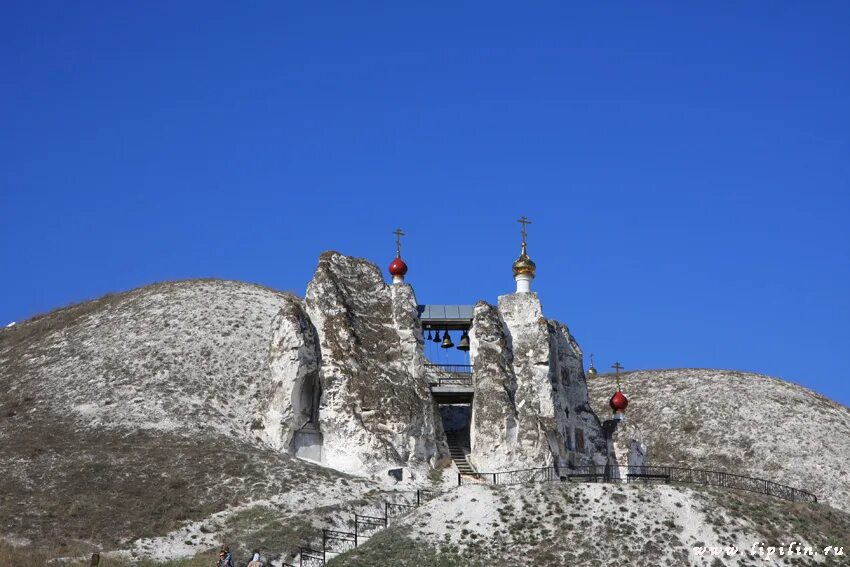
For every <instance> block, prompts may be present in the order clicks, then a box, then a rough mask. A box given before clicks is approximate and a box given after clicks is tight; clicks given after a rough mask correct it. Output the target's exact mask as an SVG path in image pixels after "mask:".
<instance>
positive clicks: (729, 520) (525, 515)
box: [399, 483, 850, 565]
mask: <svg viewBox="0 0 850 567" xmlns="http://www.w3.org/2000/svg"><path fill="white" fill-rule="evenodd" d="M712 500H713V497H712V495H711V494H710V493H705V492H702V491H699V490H692V489H690V488H687V487H678V486H667V485H654V486H653V485H650V486H637V485H623V484H621V485H612V484H561V483H546V484H539V485H527V486H513V487H491V486H482V485H466V486H463V487H460V488H458V489H457V490H455V491H452V492H450V493H448V494H446V495H444V496H442V497H440V498H439V499H436V500H433V501H431V502H428V503H427V504H426V505H424V506H422V507H420V508H419V509H417V510H416V511H415V512H413V513H412V514H410V515H409V516H407V517H405V518H403V519H402V520H401V521H400V523H399V525H400V526H404V528H406V535H409V536H411V537H413V538H414V539H417V540H419V541H420V542H423V543H426V544H428V545H429V546H433V547H434V548H438V547H440V546H445V545H449V546H451V545H455V546H458V548H459V549H460V550H461V551H462V550H464V549H467V548H470V546H476V547H475V549H479V550H481V549H483V550H485V551H484V552H485V553H486V552H487V551H486V550H489V551H491V552H494V557H493V558H492V559H493V561H494V563H493V564H494V565H496V564H497V565H504V564H505V563H504V562H503V559H504V557H506V556H509V557H510V556H513V557H514V558H515V561H516V563H508V564H515V565H526V564H529V563H528V561H529V558H533V557H535V553H539V552H540V550H541V547H546V546H547V545H549V544H547V543H546V542H549V543H550V544H551V547H552V548H553V549H555V550H556V552H557V550H561V551H562V552H565V553H564V555H563V560H564V561H566V562H565V563H558V564H570V563H569V559H568V558H569V557H570V556H568V555H566V552H571V553H574V554H577V555H581V554H587V556H586V557H593V558H595V559H602V560H603V561H608V562H609V563H608V564H611V565H614V564H617V562H618V557H617V555H616V554H615V553H612V552H611V549H613V548H617V549H619V550H622V552H623V553H625V554H626V555H627V556H628V557H630V558H631V559H632V560H634V559H635V558H639V557H641V556H642V555H646V564H647V565H684V564H690V565H712V563H713V562H714V561H715V560H716V559H717V556H716V555H711V552H710V551H707V552H706V555H704V556H700V555H699V554H698V553H696V552H694V547H704V546H707V547H716V548H718V549H720V548H722V549H724V550H725V549H726V548H727V547H728V546H729V545H736V546H738V547H739V548H740V549H739V552H738V553H736V554H735V555H733V556H728V555H724V556H723V558H722V561H723V563H722V564H723V565H747V564H749V565H752V563H753V561H757V563H758V564H759V565H762V564H764V565H788V564H789V563H788V561H789V560H790V559H792V558H793V556H786V557H781V558H780V557H773V558H771V559H770V560H766V559H765V558H764V557H763V556H756V557H752V556H751V555H750V554H749V553H748V552H749V551H750V549H751V546H752V545H753V544H754V543H758V542H764V541H765V536H764V535H762V534H761V533H760V532H759V529H758V526H756V525H754V524H753V523H752V522H751V521H750V520H749V519H748V518H747V517H745V516H742V515H740V514H736V513H735V512H733V511H731V510H728V509H725V508H722V506H716V505H713V503H712ZM720 525H722V526H723V530H720V529H719V527H718V526H720ZM762 527H763V526H762ZM724 531H725V533H724ZM788 535H789V540H788V541H786V542H781V543H784V544H786V545H787V544H790V543H791V541H798V542H800V541H801V540H800V538H799V537H795V534H793V533H789V534H788ZM848 536H850V534H848ZM730 539H731V540H732V541H730ZM535 542H536V543H535ZM775 543H776V542H774V544H775ZM834 543H836V544H840V543H842V542H834ZM844 543H848V542H844ZM807 544H811V545H813V546H814V543H813V542H805V541H803V542H801V545H807ZM765 545H767V544H765ZM815 547H816V546H815ZM847 552H848V553H850V550H848V551H847ZM723 553H724V554H725V551H723ZM499 558H501V559H499ZM814 559H815V561H818V562H825V561H828V558H827V557H824V556H823V555H821V556H819V557H815V558H814ZM835 561H840V559H832V563H830V564H837V563H835ZM541 564H542V563H541ZM845 564H850V560H848V563H845ZM715 565H716V563H715Z"/></svg>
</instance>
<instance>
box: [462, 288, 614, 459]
mask: <svg viewBox="0 0 850 567" xmlns="http://www.w3.org/2000/svg"><path fill="white" fill-rule="evenodd" d="M470 343H471V350H470V356H471V360H472V365H473V376H474V379H475V402H474V404H473V410H472V428H471V429H472V432H471V438H470V442H471V454H470V460H471V461H472V463H473V464H474V465H475V466H476V467H477V468H478V469H479V470H505V469H511V468H514V469H515V468H524V467H529V468H530V467H540V466H544V465H547V464H553V463H556V464H558V465H559V466H573V465H590V464H594V463H599V462H602V463H604V462H605V455H606V452H607V449H606V441H605V436H604V433H603V431H602V428H601V425H600V423H599V420H598V419H597V417H596V415H595V414H594V413H593V411H592V410H591V409H590V406H589V404H588V401H587V400H588V398H587V385H586V382H585V378H584V371H583V366H582V354H581V349H580V348H579V346H578V344H577V343H576V341H575V339H574V338H573V337H572V335H570V332H569V329H567V327H566V326H564V325H562V324H560V323H558V322H557V321H548V320H547V319H546V318H545V317H543V312H542V309H541V306H540V301H539V299H538V298H537V295H536V294H533V293H515V294H509V295H503V296H501V297H500V298H499V306H498V308H496V307H494V306H492V305H489V304H487V303H485V302H479V303H478V304H477V305H476V306H475V312H474V318H473V324H472V330H471V333H470Z"/></svg>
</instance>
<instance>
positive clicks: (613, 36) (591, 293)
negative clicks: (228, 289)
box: [0, 1, 850, 404]
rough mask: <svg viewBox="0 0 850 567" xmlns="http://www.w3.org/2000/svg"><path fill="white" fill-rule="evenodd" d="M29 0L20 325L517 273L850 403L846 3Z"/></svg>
mask: <svg viewBox="0 0 850 567" xmlns="http://www.w3.org/2000/svg"><path fill="white" fill-rule="evenodd" d="M77 4H78V3H72V2H22V1H21V2H4V3H3V4H2V6H0V47H2V49H0V156H2V157H1V158H0V159H2V164H1V165H2V167H0V212H2V225H1V226H0V242H2V246H0V266H2V274H3V277H2V278H0V324H5V323H7V322H9V321H13V320H21V319H23V318H26V317H28V316H30V315H33V314H35V313H37V312H42V311H46V310H49V309H52V308H54V307H57V306H60V305H64V304H67V303H69V302H73V301H79V300H82V299H86V298H92V297H96V296H98V295H101V294H103V293H105V292H108V291H120V290H126V289H129V288H133V287H136V286H139V285H142V284H146V283H149V282H153V281H157V280H169V279H177V278H193V277H199V276H205V277H206V276H214V277H223V278H233V279H239V280H247V281H253V282H259V283H263V284H266V285H269V286H272V287H275V288H280V289H284V290H293V291H296V292H299V293H303V291H304V288H305V286H306V284H307V282H308V280H309V279H310V277H311V275H312V272H313V270H314V268H315V264H316V261H317V258H318V255H319V254H320V253H321V252H322V251H323V250H326V249H336V250H339V251H341V252H343V253H346V254H351V255H356V256H363V257H366V258H369V259H371V260H373V261H375V262H376V263H378V264H379V265H380V266H381V267H382V268H385V267H386V265H387V264H388V263H389V261H390V260H391V259H392V257H393V253H394V242H393V236H392V234H391V231H392V230H393V229H395V228H396V226H401V227H403V228H404V229H405V230H406V231H407V232H408V234H409V236H408V237H407V239H406V241H405V244H404V256H405V259H406V260H407V262H408V264H409V266H410V272H409V274H408V281H409V282H410V283H412V284H413V285H414V287H415V289H416V292H417V296H418V298H419V300H420V302H423V303H472V302H475V301H476V300H478V299H485V300H488V301H491V302H493V301H495V300H496V297H497V296H498V295H499V294H500V293H506V292H510V291H511V290H512V289H513V285H514V284H513V281H512V278H511V272H510V265H511V262H512V261H513V260H514V258H515V257H516V255H517V253H518V251H519V225H518V224H517V223H516V222H515V219H516V218H517V217H519V216H520V215H522V214H525V215H528V216H529V217H531V218H532V220H533V222H534V224H532V225H531V226H530V228H529V233H530V237H529V243H530V244H529V246H530V248H529V250H530V252H531V255H532V257H533V258H534V260H535V261H536V262H537V264H538V277H537V280H536V281H535V282H534V287H535V289H536V291H538V292H539V293H540V296H541V299H542V301H543V306H544V310H545V313H546V314H547V315H548V316H549V317H553V318H557V319H559V320H561V321H564V322H566V323H567V324H568V325H569V326H570V328H571V330H572V331H573V333H574V334H575V335H576V337H577V338H578V340H579V341H580V343H581V345H582V346H583V347H584V349H585V351H586V352H590V351H593V352H595V353H596V355H597V363H598V364H597V365H598V366H608V365H610V364H611V363H613V362H614V361H615V360H620V361H621V362H622V363H623V364H624V365H625V366H626V367H627V368H630V369H634V368H664V367H683V366H697V367H716V368H733V369H741V370H748V371H755V372H762V373H766V374H771V375H775V376H779V377H783V378H785V379H788V380H792V381H795V382H799V383H802V384H804V385H806V386H808V387H810V388H813V389H815V390H817V391H819V392H821V393H823V394H825V395H828V396H830V397H832V398H835V399H838V400H840V401H842V402H843V403H845V404H850V392H848V388H847V386H848V376H850V362H848V350H850V349H848V346H850V228H848V226H849V225H848V223H849V222H850V182H848V179H850V175H848V173H850V168H848V157H850V3H848V2H844V1H841V2H813V3H804V2H772V1H771V2H767V1H755V2H735V3H731V2H729V3H727V2H704V3H695V2H664V3H654V2H622V3H619V2H614V3H605V4H604V6H603V5H593V6H591V5H590V4H595V3H586V2H583V3H563V2H552V3H533V4H531V5H529V4H527V3H526V4H522V3H516V2H513V3H494V2H486V3H485V2H481V3H477V4H466V3H455V2H453V3H437V4H431V3H429V4H427V5H426V4H419V5H417V6H416V7H411V6H409V5H407V6H402V5H401V4H410V3H398V2H393V3H386V4H382V5H379V4H371V5H368V6H367V5H364V4H363V3H354V2H344V3H281V2H274V3H273V2H248V3H238V4H234V3H215V2H197V3H190V2H143V3H130V2H85V3H82V4H83V5H82V6H79V5H77Z"/></svg>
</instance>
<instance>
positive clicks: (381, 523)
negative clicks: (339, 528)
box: [354, 514, 387, 544]
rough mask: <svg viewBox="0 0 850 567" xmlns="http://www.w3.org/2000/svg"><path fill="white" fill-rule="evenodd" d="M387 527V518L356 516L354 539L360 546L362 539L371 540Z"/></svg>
mask: <svg viewBox="0 0 850 567" xmlns="http://www.w3.org/2000/svg"><path fill="white" fill-rule="evenodd" d="M386 527H387V517H386V516H384V517H383V518H380V517H378V516H363V515H361V514H354V537H355V544H359V542H360V540H361V538H364V537H365V538H367V539H368V538H370V537H372V536H373V535H375V534H376V533H378V532H379V531H381V530H382V529H384V528H386Z"/></svg>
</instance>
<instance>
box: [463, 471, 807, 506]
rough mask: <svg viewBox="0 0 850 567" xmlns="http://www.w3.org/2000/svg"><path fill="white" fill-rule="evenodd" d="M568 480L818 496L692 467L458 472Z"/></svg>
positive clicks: (478, 477)
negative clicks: (702, 487) (679, 484)
mask: <svg viewBox="0 0 850 567" xmlns="http://www.w3.org/2000/svg"><path fill="white" fill-rule="evenodd" d="M555 480H560V481H568V482H624V481H625V482H664V483H674V482H675V483H685V484H701V485H706V486H717V487H721V488H733V489H737V490H746V491H749V492H756V493H758V494H766V495H768V496H775V497H777V498H783V499H785V500H790V501H792V502H817V501H818V499H817V496H815V495H814V494H812V493H811V492H806V491H805V490H800V489H799V488H793V487H791V486H786V485H784V484H779V483H777V482H773V481H770V480H765V479H761V478H753V477H749V476H744V475H739V474H733V473H727V472H721V471H710V470H705V469H691V468H686V467H675V466H622V467H621V466H612V465H605V466H593V465H591V466H584V467H574V468H570V469H563V470H560V471H559V470H558V469H556V468H555V467H544V468H540V469H523V470H516V471H504V472H496V473H477V474H475V475H461V474H459V475H458V478H457V482H458V486H460V485H463V484H499V485H508V484H524V483H530V482H548V481H555Z"/></svg>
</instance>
